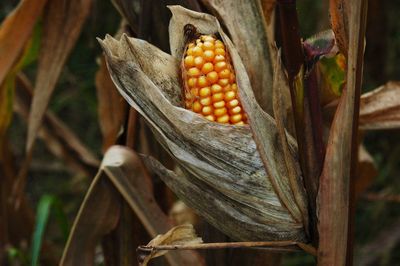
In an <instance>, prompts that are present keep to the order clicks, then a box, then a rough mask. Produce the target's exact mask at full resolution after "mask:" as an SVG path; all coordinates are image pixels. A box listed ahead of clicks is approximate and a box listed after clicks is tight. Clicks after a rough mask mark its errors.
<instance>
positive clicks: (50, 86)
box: [26, 0, 92, 154]
mask: <svg viewBox="0 0 400 266" xmlns="http://www.w3.org/2000/svg"><path fill="white" fill-rule="evenodd" d="M91 2H92V1H91V0H73V1H65V0H53V1H49V3H48V5H47V6H46V12H45V16H44V18H43V38H42V43H41V50H40V55H39V67H38V72H37V77H36V84H35V90H34V91H35V94H34V96H33V100H32V107H31V112H30V114H29V123H28V137H27V138H28V139H27V143H26V150H27V152H28V154H29V153H30V151H31V149H32V147H33V143H34V140H35V138H36V135H37V132H38V130H39V128H40V125H41V123H42V120H43V115H44V113H45V111H46V109H47V106H48V103H49V100H50V97H51V94H52V93H53V91H54V88H55V85H56V83H57V80H58V77H59V75H60V73H61V70H62V68H63V66H64V63H65V61H66V59H67V57H68V55H69V53H70V51H71V49H72V47H73V46H74V44H75V42H76V40H77V39H78V36H79V33H80V32H81V29H82V26H83V23H84V22H85V20H86V17H87V16H88V14H89V11H90V7H91Z"/></svg>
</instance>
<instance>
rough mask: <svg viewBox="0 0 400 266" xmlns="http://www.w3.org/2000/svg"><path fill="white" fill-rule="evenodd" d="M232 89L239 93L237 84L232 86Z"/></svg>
mask: <svg viewBox="0 0 400 266" xmlns="http://www.w3.org/2000/svg"><path fill="white" fill-rule="evenodd" d="M231 88H232V90H233V91H237V85H236V83H233V84H232V86H231Z"/></svg>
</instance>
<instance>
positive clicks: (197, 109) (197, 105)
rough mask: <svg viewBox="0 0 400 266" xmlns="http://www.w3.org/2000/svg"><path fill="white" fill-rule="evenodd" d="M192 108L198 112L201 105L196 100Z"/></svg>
mask: <svg viewBox="0 0 400 266" xmlns="http://www.w3.org/2000/svg"><path fill="white" fill-rule="evenodd" d="M192 108H193V111H194V112H196V113H200V111H201V108H202V106H201V104H200V103H199V102H198V101H195V102H194V103H193V107H192Z"/></svg>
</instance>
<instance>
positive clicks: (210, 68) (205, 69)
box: [201, 62, 214, 74]
mask: <svg viewBox="0 0 400 266" xmlns="http://www.w3.org/2000/svg"><path fill="white" fill-rule="evenodd" d="M213 70H214V66H213V64H212V63H210V62H208V63H205V64H204V65H203V67H202V68H201V72H203V74H208V73H210V72H211V71H213Z"/></svg>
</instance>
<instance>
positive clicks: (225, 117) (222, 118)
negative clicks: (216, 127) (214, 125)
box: [217, 115, 229, 124]
mask: <svg viewBox="0 0 400 266" xmlns="http://www.w3.org/2000/svg"><path fill="white" fill-rule="evenodd" d="M217 122H219V123H224V124H225V123H228V122H229V115H223V116H220V117H218V118H217Z"/></svg>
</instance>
